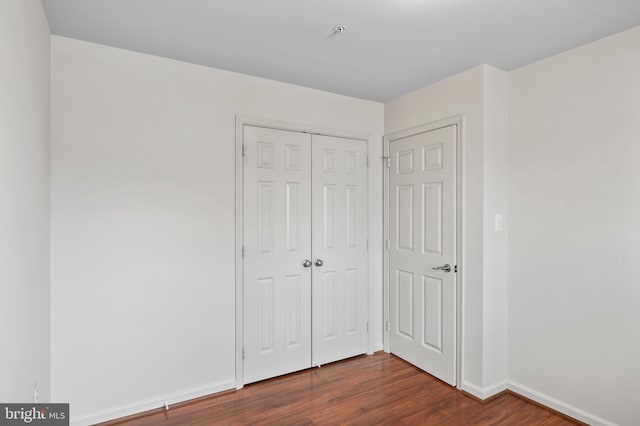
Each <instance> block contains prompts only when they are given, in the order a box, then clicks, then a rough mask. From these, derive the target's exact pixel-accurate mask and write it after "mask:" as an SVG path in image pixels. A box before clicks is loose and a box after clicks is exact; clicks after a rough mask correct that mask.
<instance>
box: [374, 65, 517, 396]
mask: <svg viewBox="0 0 640 426" xmlns="http://www.w3.org/2000/svg"><path fill="white" fill-rule="evenodd" d="M506 82H507V76H506V74H505V73H503V72H502V71H499V70H496V69H494V68H491V67H487V66H479V67H476V68H473V69H471V70H469V71H466V72H464V73H461V74H458V75H456V76H453V77H451V78H448V79H446V80H444V81H441V82H439V83H436V84H434V85H431V86H428V87H425V88H423V89H420V90H417V91H415V92H412V93H410V94H408V95H405V96H403V97H400V98H398V99H396V100H393V101H391V102H388V103H387V104H385V133H387V134H389V133H393V132H396V131H400V130H404V129H408V128H411V127H415V126H418V125H421V124H426V123H430V122H433V121H437V120H441V119H444V118H447V117H452V116H458V115H462V116H463V117H464V123H463V132H464V135H463V147H462V151H463V152H462V159H463V170H462V175H463V176H462V178H463V191H464V194H463V246H464V247H463V259H462V268H461V273H462V280H463V296H462V297H463V324H464V326H463V328H464V331H463V338H462V340H463V347H462V350H463V354H462V367H463V368H462V370H463V371H462V387H463V389H465V390H466V391H468V392H470V393H472V394H474V395H476V396H478V397H481V398H485V397H488V396H490V395H491V393H495V392H499V391H501V390H503V389H504V387H505V386H506V368H503V369H502V370H501V369H500V367H499V366H500V365H501V364H502V363H503V362H504V361H505V355H504V353H505V348H506V342H504V341H503V340H504V339H506V330H503V329H504V328H505V325H504V324H505V323H504V321H502V322H500V321H499V320H500V316H501V315H503V314H502V313H505V312H506V307H505V306H504V305H505V304H506V299H505V298H504V296H503V295H501V294H500V293H499V291H500V289H501V288H503V287H504V285H505V282H504V280H503V278H502V276H504V274H506V272H502V271H501V269H504V268H506V265H505V262H504V256H505V255H506V250H505V248H504V247H503V246H502V244H503V243H502V242H501V238H500V237H498V238H494V237H493V235H492V236H489V237H486V238H485V234H486V233H487V232H488V230H489V229H490V231H491V233H492V234H493V225H492V224H493V217H491V219H490V221H489V219H486V216H487V214H491V215H492V214H493V212H494V211H498V210H500V209H501V206H502V205H504V204H506V188H505V189H504V190H502V189H501V188H500V187H497V188H494V187H493V185H494V184H495V185H501V184H500V183H499V179H500V177H501V176H502V175H501V174H500V175H499V176H494V175H493V174H490V175H489V179H487V178H486V177H485V174H486V172H485V168H487V167H491V166H493V165H494V163H495V162H496V161H500V159H501V157H500V156H504V157H505V159H506V128H507V122H506V113H505V109H506V101H507V99H506V94H507V93H506ZM485 109H487V110H488V112H487V111H485ZM489 120H491V121H490V122H489ZM485 150H486V151H487V152H486V153H485ZM501 150H503V151H505V152H504V153H502V152H501ZM485 156H486V157H487V159H489V160H490V161H491V163H487V164H485V161H489V160H485ZM503 167H506V166H503ZM496 182H498V183H496ZM485 197H486V199H485ZM505 213H506V212H505ZM489 223H491V227H490V228H489ZM502 240H504V239H502ZM504 244H506V241H504ZM486 256H489V259H490V262H489V263H487V261H486V260H485V257H486ZM493 268H497V269H495V270H494V269H493ZM492 280H493V281H492ZM486 282H490V283H491V286H485V283H486ZM494 296H495V297H494ZM487 297H494V298H493V299H491V300H485V299H486V298H487ZM485 305H486V306H487V307H488V308H492V307H496V309H497V310H496V311H495V312H493V313H487V312H486V309H487V308H486V307H485ZM487 315H489V316H487ZM505 315H506V314H505ZM503 316H504V315H503ZM492 326H496V327H498V328H497V329H496V330H493V329H489V328H488V327H492ZM485 339H489V341H488V342H485ZM488 344H490V345H493V346H492V347H491V348H487V345H488ZM500 348H502V349H500ZM496 365H497V366H496ZM485 370H487V371H485ZM485 376H487V378H485Z"/></svg>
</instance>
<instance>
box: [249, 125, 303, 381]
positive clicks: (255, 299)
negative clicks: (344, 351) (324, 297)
mask: <svg viewBox="0 0 640 426" xmlns="http://www.w3.org/2000/svg"><path fill="white" fill-rule="evenodd" d="M244 144H245V153H246V154H245V158H244V246H245V247H244V248H245V257H244V348H245V361H244V382H245V383H251V382H254V381H258V380H262V379H266V378H269V377H274V376H278V375H281V374H286V373H289V372H292V371H296V370H301V369H305V368H309V367H310V365H311V317H310V315H309V312H310V311H311V268H305V267H304V266H303V261H304V260H305V259H311V241H310V238H309V236H310V235H311V170H310V167H309V165H310V164H311V137H310V136H309V135H307V134H304V133H296V132H287V131H281V130H271V129H265V128H258V127H250V126H246V127H245V128H244Z"/></svg>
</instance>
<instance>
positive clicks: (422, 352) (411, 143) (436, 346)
mask: <svg viewBox="0 0 640 426" xmlns="http://www.w3.org/2000/svg"><path fill="white" fill-rule="evenodd" d="M456 138H457V126H456V125H452V126H448V127H444V128H440V129H436V130H432V131H428V132H423V133H419V134H415V135H413V136H409V137H406V138H403V139H399V140H394V141H391V142H390V143H389V155H390V171H389V206H390V208H389V214H390V217H389V237H390V239H391V248H390V254H389V268H390V274H389V282H390V291H389V298H390V303H389V308H390V318H389V319H390V323H391V327H390V328H391V329H390V331H389V346H390V350H391V352H392V353H394V354H396V355H398V356H400V357H401V358H403V359H405V360H407V361H409V362H411V363H412V364H414V365H416V366H418V367H420V368H422V369H423V370H425V371H427V372H429V373H431V374H433V375H434V376H436V377H438V378H440V379H441V380H443V381H445V382H447V383H450V384H452V385H455V382H456V376H455V314H456V306H455V294H456V288H455V285H456V280H455V271H454V269H455V265H456V205H455V200H456V168H455V167H456ZM445 264H448V265H450V267H451V269H452V271H451V272H445V271H443V270H436V269H434V268H437V267H440V266H442V265H445Z"/></svg>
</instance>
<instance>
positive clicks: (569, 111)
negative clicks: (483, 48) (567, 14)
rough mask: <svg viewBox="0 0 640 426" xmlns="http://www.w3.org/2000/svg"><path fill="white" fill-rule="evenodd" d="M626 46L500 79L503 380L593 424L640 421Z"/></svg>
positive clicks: (639, 317)
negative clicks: (505, 109) (505, 178)
mask: <svg viewBox="0 0 640 426" xmlns="http://www.w3.org/2000/svg"><path fill="white" fill-rule="evenodd" d="M639 46H640V28H636V29H633V30H630V31H627V32H624V33H621V34H618V35H615V36H613V37H610V38H607V39H604V40H601V41H598V42H595V43H592V44H589V45H586V46H583V47H580V48H578V49H575V50H572V51H570V52H567V53H564V54H561V55H558V56H555V57H552V58H549V59H546V60H543V61H541V62H538V63H535V64H532V65H529V66H526V67H524V68H521V69H518V70H516V71H513V72H512V73H511V75H510V79H511V82H510V101H509V102H510V147H509V177H510V184H509V213H510V220H509V268H508V269H509V378H510V380H511V381H512V387H513V388H514V389H516V390H519V391H521V392H523V393H525V394H528V395H529V396H531V397H533V398H534V399H537V400H539V401H542V402H544V403H547V404H549V405H551V406H554V407H555V408H559V409H561V410H563V411H565V412H568V413H570V414H572V415H574V416H578V417H580V418H582V419H583V420H585V421H588V422H590V423H594V424H597V423H605V422H606V421H609V422H613V423H617V424H620V425H631V424H638V420H639V419H640V405H639V404H638V403H637V401H636V400H637V394H638V392H637V391H638V384H640V367H638V360H640V332H639V324H640V309H639V308H638V307H639V306H640V285H639V283H640V270H639V269H638V267H637V265H638V255H639V254H640V219H639V218H640V143H639V142H640V48H639ZM604 419H606V421H605V420H604Z"/></svg>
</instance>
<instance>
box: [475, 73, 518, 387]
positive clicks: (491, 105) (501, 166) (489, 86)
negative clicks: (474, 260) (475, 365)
mask: <svg viewBox="0 0 640 426" xmlns="http://www.w3.org/2000/svg"><path fill="white" fill-rule="evenodd" d="M508 100H509V75H508V73H507V72H505V71H502V70H499V69H497V68H493V67H489V66H485V67H484V91H483V112H484V129H483V130H484V136H483V163H484V169H483V181H484V194H483V196H484V235H483V237H484V238H483V244H484V250H483V254H484V256H483V261H484V265H483V274H484V276H483V281H482V282H483V308H482V309H483V323H482V326H483V334H482V335H483V348H482V349H483V356H482V362H483V370H482V371H483V378H482V381H483V394H482V397H488V396H491V395H493V394H495V393H497V392H500V391H502V390H504V389H505V388H506V386H507V383H506V379H507V232H508V230H507V228H506V223H507V217H508V214H507V213H508V212H507V192H508V185H507V182H508V166H507V152H508V138H509V105H508ZM469 214H472V213H469ZM496 215H502V219H503V229H502V231H500V230H496V228H495V218H496Z"/></svg>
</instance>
